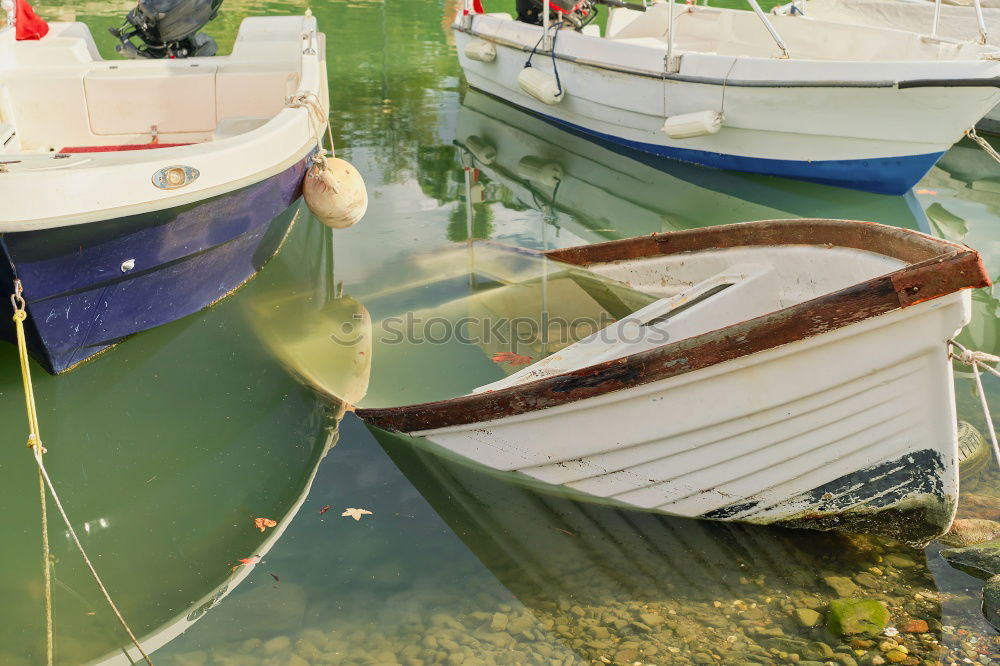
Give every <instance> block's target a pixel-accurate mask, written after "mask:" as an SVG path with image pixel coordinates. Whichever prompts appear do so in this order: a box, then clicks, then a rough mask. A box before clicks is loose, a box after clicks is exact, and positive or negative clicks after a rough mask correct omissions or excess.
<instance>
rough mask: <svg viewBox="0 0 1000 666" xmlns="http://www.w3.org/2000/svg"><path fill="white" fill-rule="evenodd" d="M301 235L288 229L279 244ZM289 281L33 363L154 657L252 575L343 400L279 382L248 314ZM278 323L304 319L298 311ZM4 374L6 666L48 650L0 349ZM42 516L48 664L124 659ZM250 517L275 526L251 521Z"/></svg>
mask: <svg viewBox="0 0 1000 666" xmlns="http://www.w3.org/2000/svg"><path fill="white" fill-rule="evenodd" d="M307 231H308V226H307V225H305V224H300V225H297V227H296V228H295V229H294V230H293V232H292V236H291V238H290V239H289V241H288V246H289V249H293V248H294V246H295V245H296V244H297V243H299V242H300V241H301V240H302V239H303V237H304V235H305V233H306V232H307ZM317 249H318V248H317ZM313 254H315V251H314V252H313ZM279 256H280V255H279ZM299 259H300V258H299V257H288V258H287V259H286V260H285V261H286V262H287V261H293V260H299ZM276 261H277V259H276ZM272 266H276V264H274V263H272ZM294 277H295V276H293V275H290V274H281V272H280V271H279V270H275V271H269V269H265V270H264V271H263V272H262V273H261V274H260V275H259V276H258V278H257V279H256V280H254V281H253V282H251V283H250V284H249V285H247V287H246V289H244V290H241V292H240V293H239V294H237V295H236V296H235V297H234V298H233V299H230V300H227V301H225V302H223V303H221V304H219V305H218V306H216V307H214V308H212V309H210V310H208V311H205V312H203V313H200V314H198V315H196V316H194V317H191V318H186V319H184V320H183V321H177V322H174V323H172V324H168V325H166V326H163V327H159V328H156V329H153V330H150V331H148V332H146V333H145V334H143V335H142V336H138V337H137V338H136V339H135V340H133V341H132V344H130V345H126V346H125V347H123V348H122V349H121V350H119V353H118V354H115V355H114V356H112V357H109V358H108V359H106V360H105V362H102V363H95V364H88V365H86V366H84V367H81V368H79V369H78V370H77V371H76V372H74V373H71V374H70V375H67V376H64V377H59V378H58V379H57V378H54V377H50V376H48V375H44V374H42V373H35V377H34V379H35V390H36V394H37V396H38V399H39V410H40V414H39V416H40V420H41V428H42V432H43V436H44V438H45V443H46V445H47V447H48V450H49V454H48V455H47V456H46V465H47V467H48V469H49V473H50V474H51V476H52V478H53V481H54V483H55V485H56V487H57V489H58V490H59V492H60V495H61V498H62V500H63V503H64V505H65V506H66V509H67V511H68V513H69V516H70V518H71V520H73V524H74V527H75V528H76V530H77V532H78V533H79V535H80V538H81V540H82V542H83V545H84V547H85V548H86V549H87V551H88V553H89V555H90V557H91V559H92V560H93V561H94V563H95V566H96V568H97V570H98V572H99V573H100V574H101V576H102V578H103V580H104V582H105V584H106V585H107V587H108V589H109V590H110V592H111V595H112V597H113V598H114V599H115V601H116V603H117V604H118V606H119V607H120V609H121V611H122V613H123V615H124V616H125V618H126V620H127V621H128V622H129V623H130V625H131V627H132V629H133V631H134V633H135V634H136V635H137V636H138V637H139V639H140V641H141V642H142V644H143V646H144V649H145V650H147V651H148V652H152V651H153V650H156V649H157V648H159V647H161V646H162V645H164V644H165V643H166V642H167V641H169V640H171V639H172V638H173V637H175V636H177V635H179V634H180V633H181V632H183V631H184V630H185V629H186V628H187V627H188V626H190V625H191V623H193V622H195V621H198V620H199V619H200V618H201V617H203V616H204V615H205V614H206V611H207V610H208V609H210V608H212V607H213V606H215V605H216V604H217V603H218V602H219V601H220V599H222V598H223V597H225V596H226V595H227V594H229V593H230V592H231V591H232V590H233V588H234V587H235V586H236V585H237V584H239V583H240V582H241V581H242V580H244V578H246V577H247V576H248V574H249V573H250V570H251V569H252V568H253V566H252V564H253V563H254V562H257V561H259V558H261V557H263V556H264V555H265V554H266V553H267V552H268V550H269V549H270V548H271V547H272V546H273V545H274V543H275V541H276V540H277V539H278V538H280V536H281V534H282V532H283V531H284V530H285V528H286V527H287V526H288V524H289V523H290V522H291V520H292V518H293V517H294V516H295V514H296V512H297V511H298V509H299V507H300V506H301V505H302V502H303V500H304V498H305V495H306V493H307V492H308V490H309V487H310V484H311V483H312V479H313V477H314V475H315V473H316V468H317V465H318V464H319V462H320V460H321V459H322V458H323V456H324V454H325V452H326V451H327V450H328V449H329V447H330V446H331V445H332V443H333V442H334V441H335V438H336V432H337V424H338V421H339V416H340V414H341V413H342V410H341V409H340V408H339V407H338V406H337V405H336V404H335V405H334V406H333V407H332V408H331V406H330V405H329V401H328V400H325V399H323V398H320V397H318V396H317V395H316V394H315V393H314V392H313V391H311V390H309V389H308V388H306V387H303V386H302V385H301V384H300V383H299V382H298V381H296V379H295V378H293V377H292V376H290V375H289V374H288V373H287V372H286V371H285V369H284V368H283V367H282V364H281V363H279V362H278V361H277V359H276V358H275V355H274V354H273V352H272V351H271V350H270V349H268V348H267V347H266V346H264V345H262V344H261V343H260V341H259V339H258V338H257V336H255V335H254V333H253V329H252V328H251V327H250V326H249V324H248V323H247V322H246V321H245V320H244V318H243V316H242V312H243V310H242V308H243V303H244V302H245V301H247V300H248V299H254V300H262V299H264V298H265V297H266V296H268V294H279V293H285V292H286V291H288V290H296V289H298V290H299V291H302V290H303V286H302V284H301V283H299V284H296V283H295V282H294V281H293V278H294ZM309 279H310V280H313V279H314V278H313V277H312V276H309ZM285 323H286V324H287V326H286V327H285V330H287V331H291V332H297V331H301V330H302V326H301V324H302V322H301V321H297V320H294V319H291V318H289V319H287V320H286V322H285ZM0 378H3V381H2V382H0V391H2V392H3V393H4V395H6V396H10V398H11V399H10V400H4V401H2V403H0V417H2V418H3V419H4V422H6V423H8V424H10V427H9V432H10V434H11V437H9V438H8V447H7V448H6V453H4V454H3V455H2V457H0V486H2V487H3V488H4V497H5V503H4V509H5V519H4V521H3V524H2V526H0V542H2V543H3V544H4V551H3V557H2V558H0V562H2V565H3V566H2V567H0V598H2V599H3V600H4V602H3V604H0V623H2V626H4V627H6V628H7V630H6V631H5V633H4V641H3V644H2V645H0V663H2V664H5V665H11V666H20V665H21V664H24V665H27V664H34V663H41V662H42V661H43V660H44V655H45V633H44V613H43V608H44V604H43V600H44V596H43V591H42V590H43V588H42V575H41V574H42V571H41V566H40V564H39V557H40V538H39V536H38V534H39V525H38V490H37V483H38V482H37V472H36V470H35V467H34V462H33V461H32V459H31V456H30V454H29V453H27V452H26V450H25V449H24V448H23V444H21V442H17V441H15V440H20V438H21V435H18V434H16V433H17V432H18V431H19V430H20V429H21V428H22V424H23V422H24V403H23V401H21V400H20V398H18V396H19V395H20V393H21V386H20V379H19V371H18V369H17V359H16V356H15V355H14V354H4V355H2V356H0ZM21 441H23V440H21ZM49 509H50V510H49V521H50V522H49V534H50V541H51V544H52V553H53V561H54V565H53V577H54V581H53V589H54V608H55V632H56V633H55V646H56V662H57V663H61V664H85V663H100V664H116V663H122V664H124V663H133V662H135V661H137V660H138V655H137V653H136V650H135V648H134V647H133V648H132V649H131V650H130V651H129V652H128V656H126V654H125V652H124V650H125V648H126V647H127V646H128V645H129V641H128V638H127V637H126V636H125V635H124V632H123V631H122V630H121V628H120V627H119V626H118V624H117V622H116V621H115V619H114V616H113V615H112V614H111V612H110V610H109V609H108V607H107V605H106V603H105V602H104V600H103V599H102V598H101V597H100V594H99V592H98V590H97V589H96V586H95V584H94V581H93V580H92V579H91V577H90V575H89V573H88V572H87V571H86V570H85V567H84V565H83V563H82V561H81V559H80V557H79V554H78V553H77V552H76V551H75V549H74V548H73V546H72V544H71V542H70V540H69V538H68V535H66V533H65V528H64V526H63V525H62V524H61V521H60V519H59V518H58V516H57V515H56V514H55V512H54V510H53V507H52V505H51V503H50V505H49ZM255 518H267V519H271V520H274V521H276V522H277V525H276V526H275V527H274V528H273V529H268V530H267V531H265V532H261V531H259V530H258V529H256V528H255V525H254V520H255ZM244 559H245V560H248V561H249V565H241V564H240V560H244ZM234 567H235V568H234Z"/></svg>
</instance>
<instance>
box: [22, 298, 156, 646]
mask: <svg viewBox="0 0 1000 666" xmlns="http://www.w3.org/2000/svg"><path fill="white" fill-rule="evenodd" d="M22 293H23V288H22V285H21V281H20V280H15V281H14V293H13V294H11V297H10V301H11V304H12V305H13V306H14V317H13V318H14V329H15V335H16V337H17V349H18V358H19V360H20V364H21V380H22V382H23V384H24V400H25V408H26V410H27V416H28V428H29V431H28V446H29V447H30V448H31V449H32V453H33V454H34V455H33V457H34V459H35V464H36V465H37V466H38V474H39V480H38V485H39V492H40V493H41V498H40V499H41V504H42V520H43V521H46V522H43V524H42V549H43V555H44V559H45V562H44V571H45V576H46V584H45V589H46V616H47V617H46V624H47V632H48V633H47V636H46V641H47V645H46V647H47V653H48V659H49V662H48V663H49V664H52V659H53V651H54V649H53V646H54V638H53V635H54V632H53V629H52V620H51V617H52V585H51V578H50V577H51V570H50V552H49V543H48V524H47V518H48V515H47V509H46V501H45V489H46V488H48V490H49V493H51V495H52V500H53V502H54V503H55V505H56V509H57V510H58V511H59V515H60V516H62V519H63V523H65V525H66V529H67V530H68V532H69V534H70V536H71V537H72V539H73V543H74V544H76V547H77V549H78V550H79V551H80V555H81V556H82V557H83V561H84V563H85V564H86V565H87V568H88V569H90V573H91V575H92V576H93V578H94V581H96V583H97V586H98V588H100V590H101V593H102V594H103V595H104V598H105V600H106V601H107V602H108V605H109V606H110V607H111V610H112V611H113V612H114V614H115V616H116V617H117V618H118V621H119V623H121V625H122V627H123V628H124V629H125V632H126V633H127V634H128V636H129V638H130V639H131V640H132V643H133V644H134V645H135V647H136V649H138V650H139V654H141V655H142V657H143V659H145V660H146V663H147V664H149V666H153V662H152V661H151V660H150V658H149V655H147V654H146V653H145V651H143V649H142V646H141V645H139V641H138V639H137V638H136V637H135V634H133V633H132V630H131V629H130V628H129V626H128V623H126V622H125V618H124V617H122V614H121V612H120V611H119V610H118V607H117V606H116V605H115V602H114V601H113V600H112V599H111V594H110V593H109V592H108V590H107V588H106V587H105V586H104V583H103V582H102V581H101V577H100V576H99V575H98V574H97V570H96V569H95V568H94V565H93V563H92V562H91V561H90V558H89V557H88V556H87V552H86V550H84V548H83V544H81V543H80V539H79V537H77V534H76V530H75V529H73V523H72V522H71V521H70V519H69V516H67V515H66V510H65V509H64V508H63V505H62V501H61V500H60V499H59V495H58V494H57V493H56V489H55V486H54V485H53V484H52V479H50V478H49V473H48V470H46V469H45V462H44V461H43V460H42V455H43V454H44V453H45V447H44V445H43V444H42V438H41V434H40V429H39V427H38V409H37V406H36V402H35V390H34V386H33V384H32V381H31V366H30V364H29V361H28V344H27V340H26V339H25V335H24V321H25V320H26V319H27V318H28V313H27V311H26V310H25V302H24V298H23V296H22Z"/></svg>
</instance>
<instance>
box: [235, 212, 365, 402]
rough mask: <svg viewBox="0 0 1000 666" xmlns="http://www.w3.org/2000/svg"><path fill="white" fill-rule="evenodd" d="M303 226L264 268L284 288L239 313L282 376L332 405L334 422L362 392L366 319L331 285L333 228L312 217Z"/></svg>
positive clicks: (339, 287)
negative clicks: (278, 364) (282, 370)
mask: <svg viewBox="0 0 1000 666" xmlns="http://www.w3.org/2000/svg"><path fill="white" fill-rule="evenodd" d="M305 227H306V228H305V229H304V230H302V233H300V234H299V235H298V236H297V237H295V238H293V239H292V240H291V241H290V242H289V247H286V248H285V250H284V252H283V253H282V254H281V255H280V256H279V257H278V258H277V259H275V260H274V261H273V262H272V264H273V265H272V266H271V267H269V271H270V273H269V276H268V277H269V280H270V281H271V282H272V283H274V284H277V285H282V288H279V289H267V288H265V289H264V291H263V293H258V294H257V295H256V297H255V298H253V299H248V300H245V301H243V303H244V308H245V309H244V312H245V315H246V317H247V319H248V320H249V321H250V323H251V325H252V327H253V329H254V331H255V332H256V333H257V335H258V336H259V337H260V339H261V340H262V341H263V342H264V344H265V345H267V347H268V348H269V349H270V350H271V353H272V354H274V356H275V357H276V358H277V359H279V360H280V361H281V363H282V364H283V365H284V366H285V368H286V370H288V371H289V372H290V373H292V374H293V375H294V376H295V377H297V378H298V379H299V380H300V381H301V382H302V383H304V384H305V385H306V386H309V387H310V388H312V389H314V390H316V391H318V392H319V393H320V394H322V395H324V396H328V397H330V398H332V399H333V400H334V403H335V404H336V409H337V414H338V418H339V417H340V416H343V414H344V409H345V408H346V406H347V405H353V404H355V403H357V402H359V401H360V400H361V399H362V398H364V396H365V394H366V393H367V392H368V382H369V375H370V373H371V363H372V320H371V315H369V313H368V310H367V309H366V308H365V306H364V305H362V304H361V303H359V302H358V301H356V300H355V299H353V298H351V297H350V296H346V295H344V293H343V289H344V288H343V284H342V283H337V282H336V281H335V278H334V262H333V256H334V255H333V242H334V240H333V230H332V229H330V228H329V227H325V226H323V225H321V224H319V223H318V222H316V221H315V220H312V219H309V220H307V224H306V225H305ZM288 285H297V288H288Z"/></svg>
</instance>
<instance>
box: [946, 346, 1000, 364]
mask: <svg viewBox="0 0 1000 666" xmlns="http://www.w3.org/2000/svg"><path fill="white" fill-rule="evenodd" d="M955 358H957V359H958V360H959V361H961V362H962V363H964V364H965V365H974V364H976V363H1000V356H994V355H993V354H987V353H986V352H981V351H973V350H971V349H963V350H962V351H961V352H960V353H959V354H958V355H957V356H955Z"/></svg>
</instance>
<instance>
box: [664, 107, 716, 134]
mask: <svg viewBox="0 0 1000 666" xmlns="http://www.w3.org/2000/svg"><path fill="white" fill-rule="evenodd" d="M720 129H722V114H721V113H719V112H718V111H695V112H694V113H682V114H681V115H679V116H670V117H669V118H667V121H666V122H665V123H663V133H664V134H666V135H667V136H669V137H670V138H671V139H690V138H692V137H695V136H705V135H706V134H715V133H716V132H718V131H719V130H720Z"/></svg>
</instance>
